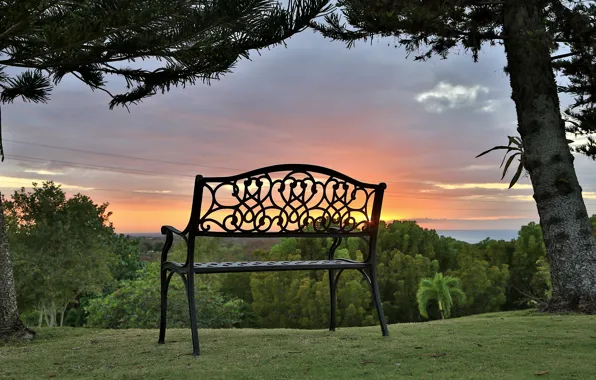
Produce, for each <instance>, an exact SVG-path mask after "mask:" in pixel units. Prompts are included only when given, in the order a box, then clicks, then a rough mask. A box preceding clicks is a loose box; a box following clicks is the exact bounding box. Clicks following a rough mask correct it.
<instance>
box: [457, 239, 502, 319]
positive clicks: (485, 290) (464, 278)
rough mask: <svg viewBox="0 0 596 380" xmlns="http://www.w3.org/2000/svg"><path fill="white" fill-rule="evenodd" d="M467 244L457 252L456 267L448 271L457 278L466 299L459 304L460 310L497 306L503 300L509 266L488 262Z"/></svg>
mask: <svg viewBox="0 0 596 380" xmlns="http://www.w3.org/2000/svg"><path fill="white" fill-rule="evenodd" d="M474 251H475V249H474V248H470V249H469V250H468V249H466V250H464V251H461V252H460V255H459V257H458V266H459V268H458V269H457V270H455V271H451V272H450V274H452V275H453V276H456V277H458V278H459V279H460V280H461V285H462V290H463V291H464V292H465V294H466V300H465V302H464V303H462V304H461V309H462V314H463V315H470V314H480V313H487V312H493V311H498V310H500V307H501V306H502V305H503V304H505V302H506V301H507V297H506V292H507V281H508V280H509V269H508V266H507V264H504V265H501V266H496V265H490V263H489V262H488V261H486V260H482V259H481V258H479V257H477V256H476V255H475V254H474Z"/></svg>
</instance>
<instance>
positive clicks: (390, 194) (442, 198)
mask: <svg viewBox="0 0 596 380" xmlns="http://www.w3.org/2000/svg"><path fill="white" fill-rule="evenodd" d="M7 157H11V158H17V159H21V160H25V161H33V162H48V161H49V162H55V163H60V164H62V165H64V166H72V167H78V168H91V169H99V170H105V171H111V172H118V173H125V174H138V175H145V176H150V177H154V178H155V177H157V176H156V175H155V174H160V175H164V176H172V177H182V178H194V176H184V175H179V174H171V173H162V172H152V171H147V170H136V169H125V168H116V167H110V166H102V165H87V164H78V163H73V162H70V161H59V160H46V159H41V158H36V157H27V156H18V155H7ZM13 183H16V182H13ZM92 191H112V192H125V193H132V194H137V195H139V194H151V195H164V196H176V197H189V198H190V197H191V195H186V194H173V193H157V192H142V191H132V190H119V189H99V188H93V189H92ZM403 195H407V196H403ZM412 195H416V196H412ZM437 195H439V194H437ZM387 196H388V198H402V199H426V200H437V201H447V202H482V203H499V204H502V203H515V204H520V202H523V201H506V200H503V201H499V200H489V199H455V198H453V197H447V196H438V197H432V196H420V194H419V193H411V192H392V191H391V192H390V191H388V192H387ZM230 199H231V198H230ZM586 206H596V204H590V203H586ZM485 210H494V209H485ZM519 211H535V210H522V209H520V210H519Z"/></svg>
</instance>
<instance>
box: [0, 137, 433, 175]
mask: <svg viewBox="0 0 596 380" xmlns="http://www.w3.org/2000/svg"><path fill="white" fill-rule="evenodd" d="M4 141H9V142H13V143H16V144H24V145H32V146H39V147H44V148H51V149H57V150H65V151H71V152H78V153H88V154H97V155H102V156H107V157H117V158H128V159H134V160H140V161H151V162H159V163H164V164H172V165H183V166H189V167H203V168H209V169H221V170H233V171H240V172H245V171H250V170H252V169H241V168H231V167H224V166H210V165H199V164H191V163H188V162H179V161H167V160H159V159H155V158H146V157H136V156H128V155H121V154H115V153H105V152H98V151H94V150H86V149H78V148H68V147H60V146H56V145H49V144H39V143H32V142H26V141H19V140H12V139H4ZM6 156H7V157H11V156H12V157H13V158H16V159H23V160H38V161H44V162H46V161H48V162H56V163H63V162H68V161H58V160H51V159H42V158H36V157H28V156H21V155H6ZM77 165H85V164H77ZM95 167H96V168H98V169H102V168H110V167H102V166H100V165H95ZM253 169H254V168H253ZM118 170H132V171H137V172H143V173H147V172H148V173H150V174H163V175H168V176H179V177H183V178H194V177H195V176H187V175H177V174H172V173H160V172H155V171H146V170H141V169H139V170H137V169H120V168H118ZM133 174H136V173H133ZM364 182H371V183H374V182H377V180H374V181H370V180H366V181H364ZM379 182H381V181H379ZM383 182H386V183H401V184H423V185H427V184H428V183H425V182H423V181H395V180H386V181H383Z"/></svg>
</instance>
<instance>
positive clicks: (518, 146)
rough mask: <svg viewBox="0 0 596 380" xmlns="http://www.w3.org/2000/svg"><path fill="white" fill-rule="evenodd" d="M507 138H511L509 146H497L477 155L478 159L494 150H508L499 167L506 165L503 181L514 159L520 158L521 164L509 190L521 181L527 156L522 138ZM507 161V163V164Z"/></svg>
mask: <svg viewBox="0 0 596 380" xmlns="http://www.w3.org/2000/svg"><path fill="white" fill-rule="evenodd" d="M507 137H508V138H509V144H507V145H506V146H505V145H497V146H495V147H493V148H490V149H489V150H485V151H484V152H482V153H480V154H479V155H477V156H476V158H478V157H482V156H484V155H485V154H487V153H490V152H492V151H493V150H506V152H505V155H504V156H503V161H501V166H499V167H503V164H505V167H504V168H503V175H502V176H501V180H503V178H505V175H507V170H508V169H509V166H510V165H511V163H512V162H513V159H514V158H515V157H517V156H519V157H518V159H517V160H518V162H519V164H518V165H517V170H516V171H515V174H514V175H513V178H511V182H510V183H509V188H510V189H511V188H512V187H513V185H515V184H516V183H517V181H518V180H519V177H520V176H521V174H522V171H523V170H524V161H525V156H524V147H523V145H522V141H521V138H519V137H516V136H507ZM511 152H513V154H512V155H511V156H509V159H507V155H508V154H509V153H511ZM505 160H507V161H506V163H505Z"/></svg>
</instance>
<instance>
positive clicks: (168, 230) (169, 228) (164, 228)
mask: <svg viewBox="0 0 596 380" xmlns="http://www.w3.org/2000/svg"><path fill="white" fill-rule="evenodd" d="M168 233H172V234H174V235H178V236H186V233H187V231H186V229H185V230H184V231H180V230H179V229H177V228H174V227H172V226H162V227H161V234H162V235H167V234H168Z"/></svg>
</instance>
